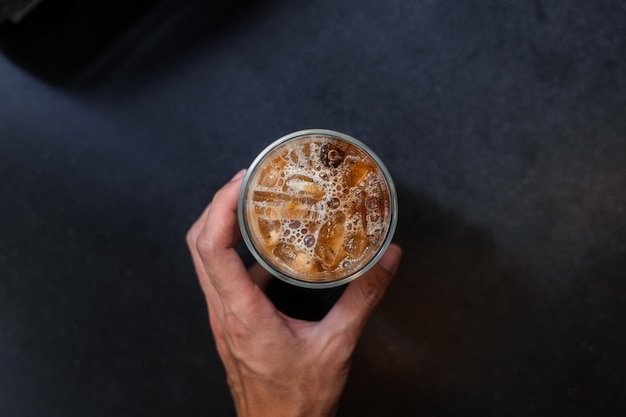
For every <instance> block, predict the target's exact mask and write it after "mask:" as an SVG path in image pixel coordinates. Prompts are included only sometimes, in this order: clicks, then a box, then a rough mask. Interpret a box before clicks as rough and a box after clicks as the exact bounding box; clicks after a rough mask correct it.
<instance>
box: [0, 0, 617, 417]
mask: <svg viewBox="0 0 626 417" xmlns="http://www.w3.org/2000/svg"><path fill="white" fill-rule="evenodd" d="M49 3H52V2H44V3H43V4H42V5H41V7H40V8H39V9H37V10H35V12H33V14H32V15H30V16H29V17H28V18H27V19H25V20H24V21H23V22H22V24H24V25H26V24H28V22H29V21H30V22H31V24H30V26H22V27H13V26H11V27H7V26H2V27H0V47H2V49H3V51H4V52H5V55H0V415H3V416H43V415H45V416H64V417H67V416H111V415H116V416H138V415H152V416H166V415H168V416H169V415H210V416H227V415H233V409H232V405H231V400H230V396H229V394H228V389H227V386H226V383H225V376H224V373H223V370H222V368H221V364H220V362H219V359H218V357H217V354H216V352H215V348H214V346H213V342H212V339H211V335H210V332H209V329H208V325H207V320H206V313H205V307H204V304H203V299H202V295H201V293H200V291H199V288H198V285H197V283H196V281H195V276H194V273H193V268H192V265H191V262H190V260H189V257H188V255H187V252H186V248H185V246H184V235H185V232H186V229H187V227H188V226H189V225H190V224H191V223H192V221H193V220H194V219H195V218H196V216H198V215H199V213H200V212H201V211H202V209H203V207H204V206H205V205H206V204H207V203H208V201H209V199H210V198H211V196H212V194H213V193H214V192H215V191H216V190H217V189H218V188H219V187H220V186H221V184H223V183H224V182H225V181H227V180H228V179H229V178H230V177H231V176H232V175H233V174H234V173H235V172H236V171H237V170H238V169H240V168H241V167H244V166H247V165H248V164H249V163H250V162H251V161H252V159H253V158H254V156H255V155H256V154H257V153H258V152H259V151H260V150H261V149H262V148H263V147H265V145H266V144H268V143H269V142H270V141H271V140H273V139H276V138H278V137H280V136H282V135H283V134H286V133H288V132H290V131H294V130H299V129H303V128H310V127H322V128H330V129H335V130H340V131H344V132H346V133H348V134H350V135H353V136H355V137H357V138H359V139H361V140H362V141H364V142H366V143H367V144H369V145H370V146H371V147H372V148H373V149H374V150H376V151H377V152H378V154H379V155H380V156H381V158H382V159H383V160H384V161H385V162H386V163H387V165H388V167H389V168H390V170H391V172H392V175H393V176H394V178H395V180H396V182H397V184H398V188H399V193H400V214H401V218H400V224H399V230H398V233H397V240H398V241H399V242H400V243H401V244H402V245H403V246H404V248H405V258H404V262H403V264H402V266H401V270H400V273H399V275H398V277H397V279H396V280H395V282H394V283H393V285H392V287H391V288H390V290H389V293H388V295H387V297H386V298H385V300H384V301H383V304H382V305H381V307H380V309H379V310H378V311H377V312H376V314H375V315H374V316H373V317H372V320H371V322H370V324H369V325H368V327H367V329H366V331H365V334H364V336H363V339H362V341H361V344H360V345H359V347H358V349H357V352H356V355H355V359H354V364H353V372H352V377H351V379H350V380H349V383H348V386H347V388H346V392H345V395H344V397H343V400H342V403H341V408H340V413H339V415H343V416H355V415H358V416H407V415H409V416H412V415H415V416H422V415H423V416H459V415H484V416H487V415H497V416H528V415H540V416H549V415H567V416H600V415H607V416H608V415H622V414H623V412H624V410H625V409H626V408H625V405H626V404H625V401H624V398H626V396H625V395H626V391H625V388H624V387H626V372H625V371H626V366H625V365H626V364H625V360H624V355H623V353H624V351H625V349H626V334H625V333H624V331H623V326H624V322H625V320H626V314H625V307H624V304H625V302H626V284H625V282H626V275H625V274H626V272H625V271H626V215H625V214H626V213H625V210H626V174H625V172H626V170H625V168H624V166H625V163H624V161H626V25H625V24H624V22H626V8H625V6H624V5H623V3H622V2H619V1H617V0H601V1H594V2H589V1H582V0H573V1H570V2H560V1H553V0H535V1H528V2H512V1H497V0H481V1H477V0H469V1H461V0H441V1H436V2H435V1H409V0H389V1H385V2H380V1H372V0H366V1H356V0H346V1H342V2H336V1H331V0H320V1H315V2H297V3H296V2H287V1H274V2H271V1H266V2H264V3H261V4H256V5H254V6H253V5H250V4H247V2H243V1H239V2H235V4H233V6H231V7H224V6H220V5H219V4H216V3H215V2H213V4H210V5H208V4H206V2H200V1H199V0H198V1H195V0H188V1H185V2H179V3H177V4H176V5H174V4H173V3H172V2H169V1H161V2H156V1H155V2H152V3H150V2H146V3H145V4H146V6H145V9H141V10H135V11H134V12H133V13H129V14H128V15H126V18H125V19H122V20H123V21H122V22H121V23H120V24H119V25H117V26H116V25H114V24H111V22H113V21H115V19H113V18H112V17H111V16H116V13H114V12H111V13H109V14H107V13H100V14H99V16H100V20H101V21H100V22H98V21H97V19H98V17H97V16H96V17H94V16H93V14H92V15H90V16H89V19H92V20H89V19H87V20H84V19H83V20H81V19H80V17H81V16H80V13H87V12H86V11H85V10H83V9H80V8H79V9H72V8H69V9H67V10H70V11H71V10H73V12H69V11H66V12H65V13H64V14H60V15H55V11H54V10H53V9H52V6H51V5H50V4H49ZM148 3H149V4H148ZM112 4H118V3H116V2H112ZM44 6H45V7H44ZM111 7H112V9H111V10H114V9H115V8H114V7H113V6H111ZM50 16H54V17H55V19H52V20H51V19H50ZM93 19H95V20H93ZM107 19H109V20H107ZM79 21H82V22H85V21H87V22H91V21H93V25H84V24H83V25H82V26H80V27H76V26H72V22H74V23H76V22H79ZM32 22H35V23H36V24H34V23H32ZM122 23H123V24H122ZM42 27H43V28H46V30H45V31H44V30H43V29H42ZM63 28H65V29H63ZM67 28H73V29H74V30H76V31H78V32H68V29H67ZM90 28H91V32H90ZM68 33H70V35H72V36H68ZM43 38H45V40H46V41H45V42H44V43H43V44H42V43H41V42H43V41H41V42H39V41H37V40H38V39H43ZM97 40H99V42H96V41H97ZM42 45H43V46H42ZM37 48H39V49H37ZM80 51H83V52H84V54H81V52H80ZM272 292H273V296H274V297H275V299H276V303H277V304H278V305H280V306H281V308H283V309H285V310H288V311H293V312H294V314H296V313H297V314H312V316H315V315H319V314H322V313H323V309H324V306H326V305H327V304H328V302H329V301H332V299H333V297H335V296H336V292H335V293H333V292H325V293H310V292H308V291H295V290H293V289H290V288H286V287H284V286H280V285H277V286H276V287H275V288H273V289H272ZM293 299H297V300H307V303H308V308H309V311H308V313H307V312H304V313H303V312H297V311H294V305H293V304H294V303H292V302H291V301H290V300H293ZM296 304H297V305H300V304H301V303H300V301H299V302H298V303H296ZM311 311H313V312H312V313H311Z"/></svg>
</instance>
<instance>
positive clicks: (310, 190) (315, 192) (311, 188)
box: [283, 175, 324, 199]
mask: <svg viewBox="0 0 626 417" xmlns="http://www.w3.org/2000/svg"><path fill="white" fill-rule="evenodd" d="M283 191H285V192H289V191H291V192H294V193H296V194H304V195H308V196H311V197H314V198H316V199H319V198H322V197H323V196H324V190H322V189H321V188H320V187H319V186H318V185H317V184H316V183H315V182H314V181H313V178H311V177H307V176H306V175H292V176H290V177H289V178H287V180H286V181H285V186H284V187H283Z"/></svg>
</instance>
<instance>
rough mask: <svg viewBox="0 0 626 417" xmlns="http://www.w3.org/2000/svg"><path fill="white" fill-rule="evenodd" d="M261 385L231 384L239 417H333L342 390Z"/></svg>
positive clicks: (340, 388)
mask: <svg viewBox="0 0 626 417" xmlns="http://www.w3.org/2000/svg"><path fill="white" fill-rule="evenodd" d="M263 385H265V386H262V387H259V386H256V387H255V386H248V387H245V388H244V389H240V390H235V389H233V388H232V387H231V392H232V393H233V399H234V401H235V408H236V410H237V416H238V417H332V416H334V415H335V414H336V411H337V404H338V402H339V397H340V394H341V390H342V387H339V388H338V389H336V390H315V389H313V388H312V387H305V388H300V387H293V386H292V387H276V386H273V385H274V384H269V387H268V384H263ZM268 388H269V389H268ZM324 391H326V392H324Z"/></svg>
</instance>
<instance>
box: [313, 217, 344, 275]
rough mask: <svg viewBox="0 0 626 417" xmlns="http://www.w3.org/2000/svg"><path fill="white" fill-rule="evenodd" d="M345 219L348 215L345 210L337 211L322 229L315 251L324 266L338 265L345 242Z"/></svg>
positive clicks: (332, 266)
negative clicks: (342, 245)
mask: <svg viewBox="0 0 626 417" xmlns="http://www.w3.org/2000/svg"><path fill="white" fill-rule="evenodd" d="M345 221H346V215H345V214H344V213H343V212H337V213H334V214H333V215H332V217H331V218H330V220H329V221H328V222H327V223H324V225H323V226H322V227H321V229H320V232H319V235H318V239H317V245H316V246H315V253H316V255H317V256H319V258H320V260H321V261H322V263H323V264H324V266H326V267H328V268H329V269H330V268H334V267H336V266H337V265H336V262H337V261H338V257H339V254H340V253H339V252H340V251H341V244H342V242H343V233H344V224H345Z"/></svg>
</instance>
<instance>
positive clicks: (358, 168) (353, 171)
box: [343, 156, 371, 187]
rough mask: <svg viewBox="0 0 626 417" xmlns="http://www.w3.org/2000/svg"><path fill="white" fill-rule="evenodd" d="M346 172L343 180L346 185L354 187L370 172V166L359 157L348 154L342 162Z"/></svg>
mask: <svg viewBox="0 0 626 417" xmlns="http://www.w3.org/2000/svg"><path fill="white" fill-rule="evenodd" d="M343 166H344V172H345V173H346V176H345V180H346V184H347V185H348V187H355V186H357V185H359V184H360V183H361V181H363V179H365V177H366V176H367V174H368V173H369V172H370V169H371V168H370V166H369V165H368V164H367V163H366V162H365V161H363V160H362V159H361V158H356V157H354V156H348V157H347V158H346V160H345V162H344V164H343Z"/></svg>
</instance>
